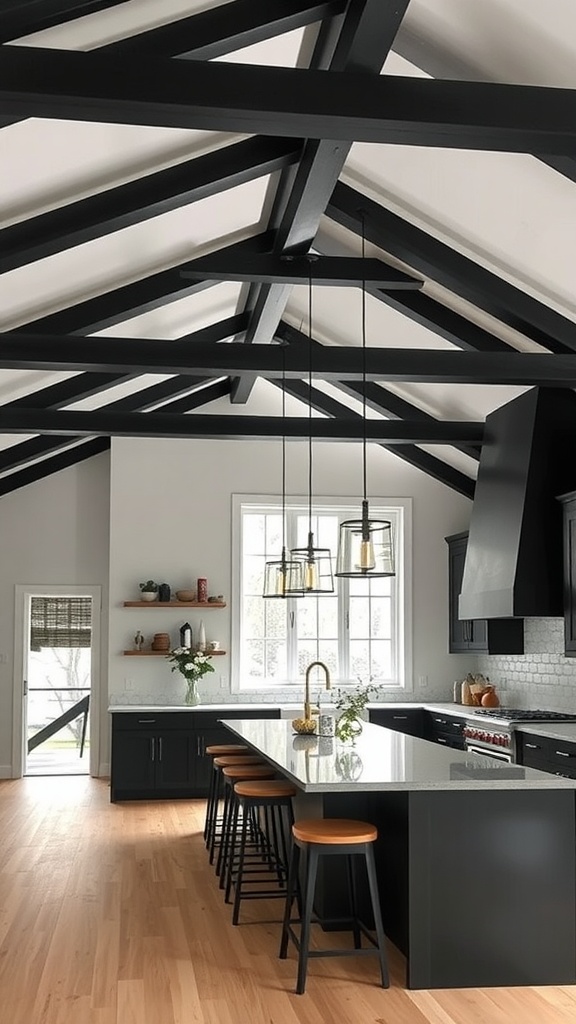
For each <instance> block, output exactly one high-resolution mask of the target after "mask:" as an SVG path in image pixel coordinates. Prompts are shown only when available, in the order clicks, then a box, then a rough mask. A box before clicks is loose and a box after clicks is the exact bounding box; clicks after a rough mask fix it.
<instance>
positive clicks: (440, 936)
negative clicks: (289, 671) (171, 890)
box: [222, 719, 576, 988]
mask: <svg viewBox="0 0 576 1024" xmlns="http://www.w3.org/2000/svg"><path fill="white" fill-rule="evenodd" d="M222 724H223V725H225V726H226V728H227V729H228V730H229V731H230V732H231V733H232V734H233V735H234V736H235V737H237V738H239V739H241V740H242V742H244V743H246V744H248V746H250V747H251V748H252V749H254V750H256V751H258V753H259V754H261V755H262V757H263V758H265V759H266V760H267V761H268V762H269V763H270V764H272V765H273V766H274V767H275V768H276V769H277V770H278V772H280V773H281V774H282V775H283V776H285V777H286V778H288V779H290V781H292V782H293V783H294V784H295V785H296V786H297V787H298V791H299V792H298V796H297V798H296V799H295V814H296V817H297V818H298V817H300V818H301V817H315V816H319V817H349V818H360V819H363V820H366V821H371V822H373V823H374V824H375V825H376V826H377V827H378V833H379V838H378V841H377V845H376V850H375V854H376V862H377V871H378V879H379V886H380V896H381V902H382V915H383V918H384V926H385V929H386V932H387V934H388V936H389V938H390V939H391V941H392V942H394V943H395V944H396V945H397V946H398V948H399V949H400V950H401V951H402V952H403V953H404V954H405V956H406V959H407V985H408V987H409V988H461V987H468V986H473V987H484V986H495V985H504V986H510V985H571V984H574V983H576V920H575V918H576V913H575V911H576V807H575V798H576V782H575V781H573V780H569V779H564V778H558V777H556V776H554V775H549V774H547V773H545V772H539V771H534V770H532V769H529V768H524V767H522V766H519V765H512V764H507V763H504V762H499V761H495V760H492V759H490V758H488V757H482V756H480V755H474V754H468V753H466V752H461V751H455V750H447V749H445V748H443V747H439V746H437V745H436V744H433V743H428V742H427V741H426V740H420V739H416V738H414V737H412V736H408V735H405V734H402V733H397V732H394V731H392V730H389V729H386V728H383V727H381V726H376V725H370V724H367V723H366V724H365V725H364V728H363V731H362V734H361V735H360V737H359V738H358V739H357V741H356V743H355V745H354V746H352V745H350V744H341V743H340V742H339V741H337V740H335V739H333V738H327V737H316V736H295V735H294V734H293V733H292V727H291V723H290V722H286V721H243V720H236V721H232V720H228V721H227V720H226V719H223V721H222ZM333 860H334V858H330V872H329V873H328V872H325V873H324V875H323V877H322V879H321V885H320V890H319V894H318V903H319V909H320V911H321V913H323V914H326V915H327V916H331V917H338V916H339V915H340V916H342V917H344V916H345V913H346V907H345V905H344V904H343V903H342V900H343V899H344V896H343V894H344V893H345V891H346V889H345V886H343V885H342V884H341V882H340V878H339V877H338V875H337V873H334V872H335V871H336V869H335V868H333V865H332V861H333Z"/></svg>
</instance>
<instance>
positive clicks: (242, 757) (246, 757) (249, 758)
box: [212, 754, 265, 768]
mask: <svg viewBox="0 0 576 1024" xmlns="http://www.w3.org/2000/svg"><path fill="white" fill-rule="evenodd" d="M264 763H265V762H264V761H263V760H262V758H261V757H260V756H259V755H258V754H222V755H221V756H219V757H215V758H214V759H213V761H212V765H213V767H214V768H233V767H234V765H242V764H264Z"/></svg>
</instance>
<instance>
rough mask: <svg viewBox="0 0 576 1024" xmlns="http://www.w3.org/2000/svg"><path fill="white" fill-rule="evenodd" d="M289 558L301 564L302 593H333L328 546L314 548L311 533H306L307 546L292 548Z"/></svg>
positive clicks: (330, 557) (330, 556)
mask: <svg viewBox="0 0 576 1024" xmlns="http://www.w3.org/2000/svg"><path fill="white" fill-rule="evenodd" d="M290 558H291V559H292V560H293V561H294V562H297V563H298V564H299V565H300V566H301V572H302V582H303V587H302V589H303V591H304V594H333V593H334V575H333V572H332V554H331V551H330V548H315V547H314V535H313V534H312V533H309V534H308V546H307V547H305V548H292V551H291V552H290Z"/></svg>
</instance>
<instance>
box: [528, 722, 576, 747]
mask: <svg viewBox="0 0 576 1024" xmlns="http://www.w3.org/2000/svg"><path fill="white" fill-rule="evenodd" d="M514 728H515V730H516V732H528V733H530V735H531V736H550V738H551V739H553V740H566V741H568V742H571V743H576V722H522V724H521V725H520V724H518V725H515V726H514Z"/></svg>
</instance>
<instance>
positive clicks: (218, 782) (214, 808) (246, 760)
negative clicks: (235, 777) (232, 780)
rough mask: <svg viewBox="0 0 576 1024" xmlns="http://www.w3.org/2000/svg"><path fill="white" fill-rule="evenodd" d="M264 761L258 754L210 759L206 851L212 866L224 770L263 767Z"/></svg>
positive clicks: (219, 826) (219, 835)
mask: <svg viewBox="0 0 576 1024" xmlns="http://www.w3.org/2000/svg"><path fill="white" fill-rule="evenodd" d="M263 764H264V761H263V760H262V758H261V757H260V755H259V754H231V755H230V756H228V757H213V758H212V780H213V781H212V782H211V783H210V794H209V797H208V801H209V805H210V806H209V810H208V809H207V812H206V813H207V817H209V820H208V829H207V835H206V849H207V850H208V851H209V862H210V864H212V862H213V860H214V854H215V852H216V847H217V846H219V845H220V841H221V838H222V816H220V817H219V816H218V809H219V806H220V801H221V800H222V798H223V796H224V778H223V775H222V771H223V769H224V768H231V767H233V766H234V765H263Z"/></svg>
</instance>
